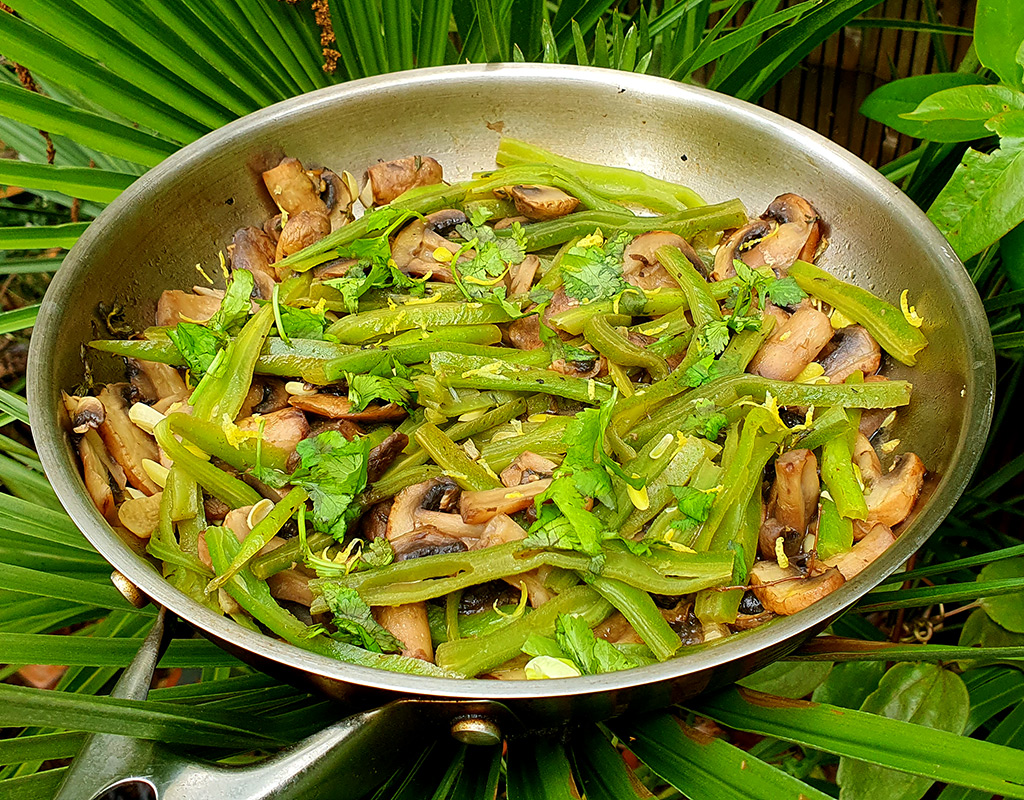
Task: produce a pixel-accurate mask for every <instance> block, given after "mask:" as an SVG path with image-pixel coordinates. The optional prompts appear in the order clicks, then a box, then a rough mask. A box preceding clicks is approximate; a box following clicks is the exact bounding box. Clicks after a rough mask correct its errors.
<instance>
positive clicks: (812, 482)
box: [768, 450, 821, 537]
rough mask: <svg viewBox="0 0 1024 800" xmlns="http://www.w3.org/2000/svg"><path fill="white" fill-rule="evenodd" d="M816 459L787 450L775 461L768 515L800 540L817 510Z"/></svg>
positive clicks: (807, 453) (801, 452)
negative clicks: (799, 536) (793, 531)
mask: <svg viewBox="0 0 1024 800" xmlns="http://www.w3.org/2000/svg"><path fill="white" fill-rule="evenodd" d="M820 488H821V487H820V485H819V483H818V459H817V458H815V457H814V453H812V452H811V451H810V450H790V451H789V452H788V453H783V454H782V455H781V456H779V457H778V458H777V459H775V483H774V484H773V485H772V492H771V499H770V500H769V503H768V514H769V515H770V516H772V517H774V518H775V519H777V520H778V521H779V522H780V523H781V524H782V525H785V526H786V527H787V528H792V529H793V530H795V531H797V532H798V533H799V534H800V535H801V537H802V536H803V534H804V533H805V532H806V530H807V525H808V523H809V522H810V521H811V517H813V516H814V513H815V510H816V509H817V507H818V492H819V491H820Z"/></svg>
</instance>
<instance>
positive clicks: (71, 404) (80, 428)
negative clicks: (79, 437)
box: [62, 392, 107, 433]
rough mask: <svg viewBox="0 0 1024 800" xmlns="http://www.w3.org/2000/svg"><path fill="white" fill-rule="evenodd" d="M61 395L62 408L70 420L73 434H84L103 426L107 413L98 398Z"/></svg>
mask: <svg viewBox="0 0 1024 800" xmlns="http://www.w3.org/2000/svg"><path fill="white" fill-rule="evenodd" d="M62 394H63V395H64V407H65V408H66V409H67V411H68V416H69V417H70V418H71V430H73V431H74V432H75V433H85V432H86V431H87V430H90V429H95V428H98V427H99V426H100V425H102V424H103V420H104V419H106V416H107V412H106V411H105V410H104V408H103V403H101V402H100V400H99V398H98V397H93V396H91V395H87V396H85V397H79V396H78V395H71V394H66V393H63V392H62Z"/></svg>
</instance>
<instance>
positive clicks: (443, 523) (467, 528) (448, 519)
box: [414, 508, 486, 547]
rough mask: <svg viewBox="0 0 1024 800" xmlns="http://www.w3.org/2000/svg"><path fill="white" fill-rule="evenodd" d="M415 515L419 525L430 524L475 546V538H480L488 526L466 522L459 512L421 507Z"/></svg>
mask: <svg viewBox="0 0 1024 800" xmlns="http://www.w3.org/2000/svg"><path fill="white" fill-rule="evenodd" d="M414 516H415V518H416V525H417V526H422V525H430V526H432V527H434V528H437V529H438V530H439V531H441V532H442V533H446V534H448V535H449V536H456V537H458V538H459V539H465V540H466V542H467V544H468V545H469V546H470V547H472V546H473V543H474V542H473V540H476V539H479V538H480V537H482V536H483V535H484V530H485V528H486V526H485V525H484V524H483V523H480V524H476V525H471V524H469V523H468V522H464V521H463V519H462V517H461V516H459V515H458V514H449V513H446V512H444V511H430V510H428V509H424V508H421V509H419V510H418V511H417V512H416V513H415V515H414Z"/></svg>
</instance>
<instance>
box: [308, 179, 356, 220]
mask: <svg viewBox="0 0 1024 800" xmlns="http://www.w3.org/2000/svg"><path fill="white" fill-rule="evenodd" d="M317 173H319V179H320V186H319V189H320V199H321V200H323V202H324V205H325V206H327V212H328V215H329V219H330V223H331V230H332V231H336V230H338V228H341V227H343V226H344V225H347V224H348V223H349V222H350V221H351V219H352V206H353V205H354V204H355V202H356V196H357V194H358V187H357V186H356V184H355V178H353V177H352V176H351V175H350V174H348V173H347V172H346V173H344V177H342V176H341V175H338V173H336V172H334V171H332V170H329V169H324V170H314V171H313V175H314V176H316V175H317Z"/></svg>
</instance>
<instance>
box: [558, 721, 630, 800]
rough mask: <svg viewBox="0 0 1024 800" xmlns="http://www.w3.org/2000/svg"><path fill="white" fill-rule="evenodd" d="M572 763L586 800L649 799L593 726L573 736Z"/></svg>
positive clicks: (604, 738)
mask: <svg viewBox="0 0 1024 800" xmlns="http://www.w3.org/2000/svg"><path fill="white" fill-rule="evenodd" d="M572 759H573V764H574V765H575V767H576V774H577V775H578V776H579V778H580V783H581V784H582V789H583V791H584V794H585V797H586V798H587V800H643V798H646V797H648V796H649V795H648V794H647V793H646V792H644V791H643V789H642V785H641V784H640V782H639V781H638V780H637V778H636V776H635V775H633V772H632V770H630V769H629V768H628V767H627V766H626V764H625V763H624V762H623V760H622V755H621V754H620V753H619V751H618V750H616V749H615V747H614V746H613V745H612V743H611V742H609V741H608V738H607V737H606V736H605V735H604V734H603V733H601V730H600V729H599V728H598V727H597V726H596V725H594V726H586V727H584V728H582V729H581V730H579V731H577V733H576V735H575V736H573V738H572Z"/></svg>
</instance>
